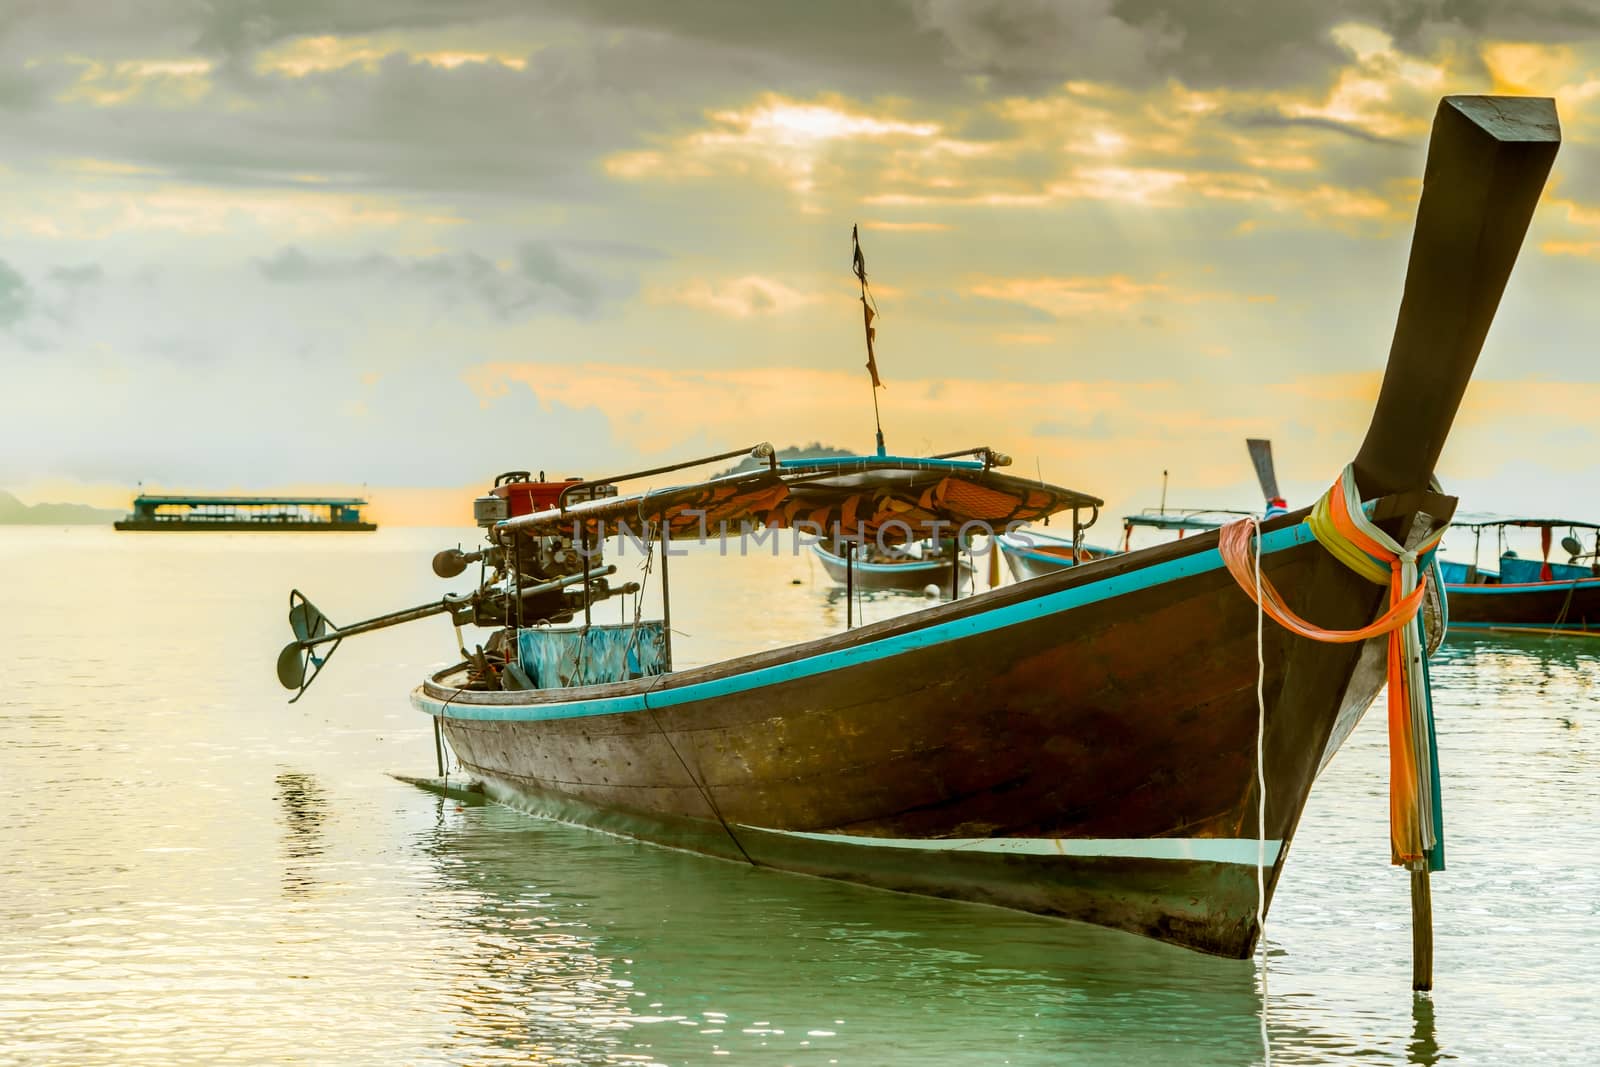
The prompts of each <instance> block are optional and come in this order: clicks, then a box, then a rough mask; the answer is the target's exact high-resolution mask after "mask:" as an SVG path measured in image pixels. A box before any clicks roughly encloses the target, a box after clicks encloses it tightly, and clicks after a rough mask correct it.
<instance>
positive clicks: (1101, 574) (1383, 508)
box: [413, 490, 1454, 717]
mask: <svg viewBox="0 0 1600 1067" xmlns="http://www.w3.org/2000/svg"><path fill="white" fill-rule="evenodd" d="M1453 506H1454V501H1453V498H1451V497H1448V496H1445V495H1443V494H1439V493H1432V492H1428V491H1426V490H1413V491H1411V492H1404V493H1397V494H1392V495H1390V496H1387V497H1383V498H1381V499H1380V500H1378V501H1376V502H1375V504H1374V505H1373V506H1372V517H1373V519H1374V520H1375V521H1380V522H1381V521H1384V520H1386V519H1390V518H1397V517H1400V516H1402V515H1408V514H1411V513H1413V512H1416V511H1426V512H1428V513H1429V514H1433V515H1439V514H1446V515H1447V514H1449V512H1450V510H1451V509H1452V508H1453ZM1310 511H1311V509H1310V508H1302V509H1300V510H1298V511H1295V512H1291V513H1289V514H1286V515H1281V516H1275V517H1274V518H1272V519H1269V520H1266V521H1265V522H1263V523H1262V524H1261V530H1262V535H1263V537H1262V541H1263V553H1264V554H1268V555H1270V554H1272V553H1275V552H1280V551H1287V550H1290V549H1293V548H1299V547H1305V546H1306V545H1308V544H1312V543H1314V541H1312V540H1311V534H1310V528H1309V526H1307V525H1306V524H1305V522H1304V520H1305V518H1306V516H1307V515H1308V514H1309V513H1310ZM1296 531H1300V532H1298V533H1297V532H1296ZM1219 536H1220V531H1215V530H1213V531H1209V532H1207V533H1202V534H1199V535H1197V536H1195V537H1187V538H1184V539H1183V540H1181V541H1172V542H1167V543H1165V544H1160V545H1154V546H1151V547H1149V548H1143V549H1138V550H1136V551H1133V552H1125V553H1121V554H1118V555H1115V556H1108V557H1106V558H1104V559H1099V560H1095V561H1093V562H1090V563H1083V564H1080V565H1078V566H1075V567H1064V568H1062V569H1060V570H1058V571H1054V572H1052V573H1050V574H1045V575H1041V576H1039V577H1037V578H1032V579H1029V580H1027V581H1024V582H1016V583H1014V584H1011V585H1006V586H1002V587H1000V588H999V589H991V590H987V591H985V592H982V593H976V594H974V595H972V596H969V597H966V598H964V599H961V600H954V601H949V602H947V603H943V604H937V605H932V606H930V607H927V608H924V609H922V610H920V611H913V612H908V613H906V614H904V615H897V616H895V617H893V618H890V619H880V620H879V621H877V622H873V623H868V624H867V625H865V626H860V627H856V628H855V629H850V630H843V631H840V632H838V633H832V634H824V635H823V636H821V637H817V638H812V639H811V640H808V641H802V642H798V643H796V644H791V645H785V646H783V647H782V648H777V649H765V650H761V651H757V652H751V653H747V654H745V655H741V656H735V657H733V658H731V659H724V660H717V661H715V662H713V663H708V664H702V665H699V666H695V667H688V668H685V669H684V670H681V671H674V672H672V673H670V674H657V675H649V676H647V677H643V678H634V679H629V680H627V681H621V682H604V683H601V684H598V685H589V686H572V687H567V688H559V689H517V690H473V689H463V688H460V687H457V686H452V685H447V684H445V683H443V682H442V681H440V679H442V678H443V677H445V676H447V675H449V674H451V673H454V672H457V671H460V670H462V669H463V667H464V664H461V663H456V664H452V665H451V666H449V667H446V668H444V669H442V670H439V671H436V672H434V673H433V674H430V675H429V676H427V677H426V678H425V679H424V680H423V681H422V683H421V684H420V685H419V686H417V687H416V690H414V693H413V696H414V697H415V695H416V693H421V694H423V695H425V696H427V697H428V698H430V699H433V700H436V701H440V702H442V703H443V704H444V708H443V709H441V714H442V715H444V716H446V717H451V716H449V707H450V706H451V705H462V704H468V705H473V706H477V707H485V708H488V707H508V708H516V707H522V708H532V707H556V706H561V705H571V704H584V703H591V702H593V703H599V702H603V701H607V700H615V699H627V698H636V697H642V696H648V695H660V696H666V695H667V694H670V693H674V692H675V691H677V690H680V689H686V688H692V687H695V686H699V685H705V684H708V683H716V682H719V681H723V680H725V679H728V678H732V677H737V676H740V675H746V674H750V673H753V672H756V671H760V670H765V669H769V668H775V667H781V666H784V665H787V664H791V663H797V662H802V661H805V660H809V659H813V658H818V657H821V656H826V655H830V654H835V653H839V652H843V651H846V650H849V649H851V648H853V647H858V646H863V645H868V644H873V643H876V642H879V641H884V640H891V639H894V638H897V637H901V636H904V635H908V634H912V633H916V632H917V631H920V630H925V629H929V628H931V627H934V626H938V625H941V624H946V623H955V622H959V621H961V620H964V619H967V618H969V617H971V616H974V615H981V614H985V613H987V612H990V611H996V610H1003V609H1005V608H1009V607H1013V606H1015V605H1018V604H1022V603H1026V602H1028V601H1032V600H1038V599H1042V598H1044V597H1048V596H1051V595H1053V594H1056V593H1061V592H1065V591H1067V590H1069V589H1072V588H1075V587H1077V586H1083V585H1091V584H1094V583H1098V582H1101V581H1109V580H1112V579H1114V578H1117V577H1121V576H1123V575H1125V574H1129V573H1131V572H1135V571H1140V570H1145V569H1147V568H1149V567H1154V566H1158V565H1161V564H1164V563H1171V562H1176V561H1178V560H1182V559H1185V558H1187V557H1190V556H1197V555H1202V554H1205V553H1207V552H1211V553H1217V538H1218V537H1219ZM1269 538H1272V539H1273V540H1278V539H1282V540H1283V541H1285V542H1287V543H1285V544H1281V545H1273V544H1269V543H1268V539H1269ZM1218 555H1219V559H1218V560H1217V562H1216V565H1215V567H1214V568H1208V569H1215V570H1220V569H1222V566H1223V565H1222V562H1221V560H1220V553H1218ZM1171 580H1178V579H1171ZM1128 592H1129V593H1131V592H1135V591H1134V590H1130V591H1128ZM1115 595H1128V594H1127V593H1118V594H1115ZM1241 595H1243V594H1241ZM1077 606H1078V605H1071V606H1067V607H1064V608H1062V609H1061V610H1062V611H1070V610H1074V608H1075V607H1077ZM669 681H670V684H668V682H669ZM413 703H415V699H414V700H413ZM673 703H678V701H673ZM430 714H431V713H430ZM594 714H604V712H601V711H599V710H596V711H595V712H594Z"/></svg>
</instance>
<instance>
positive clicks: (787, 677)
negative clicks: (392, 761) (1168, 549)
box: [411, 523, 1315, 722]
mask: <svg viewBox="0 0 1600 1067" xmlns="http://www.w3.org/2000/svg"><path fill="white" fill-rule="evenodd" d="M1313 540H1315V538H1314V537H1313V536H1312V534H1311V528H1310V527H1309V526H1307V525H1306V524H1305V523H1296V524H1294V525H1293V526H1287V527H1285V528H1283V529H1281V530H1273V531H1271V532H1269V533H1267V534H1265V535H1264V536H1263V537H1262V539H1261V542H1262V552H1263V554H1270V553H1274V552H1282V551H1285V550H1288V549H1291V548H1296V547H1299V546H1300V545H1305V544H1309V543H1311V542H1312V541H1313ZM1222 566H1223V562H1222V555H1221V553H1220V552H1218V551H1217V550H1216V549H1214V548H1213V549H1209V550H1207V551H1204V552H1196V553H1194V554H1193V555H1189V556H1183V557H1181V558H1179V559H1174V560H1168V561H1167V562H1164V563H1157V564H1154V565H1152V566H1149V567H1143V568H1140V569H1139V570H1135V571H1129V572H1126V573H1123V574H1117V575H1113V576H1111V577H1109V578H1106V579H1103V580H1101V581H1098V582H1089V583H1086V584H1085V585H1082V586H1075V587H1073V588H1070V589H1063V590H1060V591H1059V592H1055V593H1050V594H1048V595H1046V596H1039V597H1034V598H1033V599H1031V600H1025V601H1021V602H1019V603H1015V604H1007V605H1005V606H1004V607H999V608H995V609H993V610H990V611H983V612H978V613H976V614H973V615H968V616H965V617H963V618H959V619H951V620H950V621H948V622H941V623H935V624H934V625H932V626H926V627H923V628H921V629H918V630H912V631H910V632H907V633H902V634H895V635H893V636H890V637H885V638H881V639H879V640H876V641H870V642H867V643H865V644H861V645H855V646H852V647H849V648H841V649H836V650H833V651H829V652H823V653H819V654H817V655H814V656H807V657H805V658H804V659H798V660H792V661H790V662H788V663H780V664H775V665H773V666H770V667H759V668H756V669H753V670H749V671H745V672H743V673H740V674H736V675H731V676H729V677H724V678H715V679H710V680H707V681H704V682H693V683H690V684H687V685H680V686H676V687H673V688H670V689H658V690H655V691H652V692H650V693H649V706H650V707H652V708H657V709H660V708H669V707H676V706H678V705H682V704H692V703H696V702H698V701H702V700H711V699H715V698H718V697H724V696H729V695H732V694H734V693H741V692H747V691H749V690H752V689H760V688H763V687H765V686H770V685H780V684H782V683H784V682H792V681H796V680H799V679H804V678H811V677H815V676H816V675H819V674H824V673H827V672H829V671H835V670H840V669H842V668H846V667H854V666H858V665H860V664H863V663H870V662H872V661H873V660H879V659H886V658H888V657H891V656H896V655H900V654H902V653H906V652H911V651H914V650H917V649H922V648H929V647H932V646H935V645H940V644H946V643H949V642H952V641H959V640H962V639H963V638H967V637H972V636H975V635H977V634H981V633H986V632H989V631H993V630H1001V629H1005V628H1006V627H1010V626H1017V625H1021V624H1023V623H1028V622H1033V621H1036V620H1038V619H1042V618H1047V617H1049V616H1051V615H1058V614H1061V613H1064V612H1068V611H1072V610H1073V609H1075V608H1080V607H1083V606H1085V605H1087V604H1095V603H1099V602H1101V601H1105V600H1111V599H1113V598H1115V597H1119V596H1126V595H1128V594H1131V593H1137V592H1140V591H1141V590H1144V589H1149V588H1152V587H1154V586H1158V585H1164V584H1166V583H1167V582H1174V581H1179V580H1181V579H1184V578H1190V577H1193V576H1195V575H1200V574H1206V573H1209V572H1211V571H1215V570H1220V569H1221V568H1222ZM1240 595H1243V594H1240ZM668 677H670V676H668ZM577 692H581V690H574V693H577ZM455 699H456V698H454V697H452V698H450V699H449V700H437V699H435V698H433V697H431V696H429V695H428V694H427V693H426V691H425V690H424V689H423V688H422V687H421V686H418V687H417V688H416V689H415V690H413V691H412V693H411V702H412V704H413V705H414V706H415V707H416V708H417V710H419V711H422V712H426V713H427V714H430V715H436V716H444V717H447V718H453V719H482V720H497V721H513V722H543V721H548V720H552V719H576V718H582V717H584V716H587V715H620V714H627V713H630V712H639V711H644V710H646V705H645V694H643V693H636V694H629V695H627V696H618V697H598V698H590V699H582V698H578V699H574V700H568V701H562V702H559V703H548V704H521V705H492V704H474V703H456V702H455ZM468 700H470V696H469V697H468Z"/></svg>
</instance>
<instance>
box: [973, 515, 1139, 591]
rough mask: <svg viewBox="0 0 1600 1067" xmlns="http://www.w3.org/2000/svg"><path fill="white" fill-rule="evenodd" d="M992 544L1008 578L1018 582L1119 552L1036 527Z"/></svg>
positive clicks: (1004, 537)
mask: <svg viewBox="0 0 1600 1067" xmlns="http://www.w3.org/2000/svg"><path fill="white" fill-rule="evenodd" d="M994 544H995V547H996V548H997V549H998V550H999V552H1000V554H1001V555H1002V556H1004V557H1005V560H1006V566H1007V567H1009V568H1010V569H1011V577H1013V578H1015V579H1016V580H1017V581H1019V582H1024V581H1027V580H1028V579H1029V578H1038V577H1040V576H1041V575H1045V574H1049V573H1051V572H1052V571H1059V570H1061V569H1063V568H1065V567H1076V566H1077V565H1078V564H1080V563H1093V562H1095V561H1096V560H1101V559H1106V558H1108V557H1111V556H1115V555H1117V554H1118V552H1119V550H1118V549H1115V548H1105V547H1103V546H1100V545H1086V544H1076V543H1074V541H1073V540H1072V539H1071V538H1066V537H1061V536H1059V535H1056V534H1051V533H1046V532H1045V531H1043V530H1041V529H1039V528H1037V527H1029V528H1028V529H1026V530H1014V531H1012V532H1011V533H1003V534H999V535H997V536H996V537H995V539H994Z"/></svg>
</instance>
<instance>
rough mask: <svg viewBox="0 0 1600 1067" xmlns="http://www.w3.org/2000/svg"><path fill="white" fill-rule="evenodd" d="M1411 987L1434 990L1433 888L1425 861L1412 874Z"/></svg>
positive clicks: (1420, 989)
mask: <svg viewBox="0 0 1600 1067" xmlns="http://www.w3.org/2000/svg"><path fill="white" fill-rule="evenodd" d="M1411 988H1412V989H1413V990H1415V991H1418V992H1426V991H1427V990H1430V989H1432V988H1433V886H1432V883H1431V882H1430V881H1429V879H1428V868H1427V865H1426V862H1424V864H1423V865H1422V867H1421V868H1420V869H1417V870H1413V871H1412V872H1411Z"/></svg>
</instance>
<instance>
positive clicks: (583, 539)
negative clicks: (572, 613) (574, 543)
mask: <svg viewBox="0 0 1600 1067" xmlns="http://www.w3.org/2000/svg"><path fill="white" fill-rule="evenodd" d="M579 543H580V544H581V545H582V546H583V551H582V552H580V553H579V557H580V558H581V560H582V563H583V569H584V570H588V569H589V528H588V527H587V526H585V527H583V529H582V532H581V533H580V534H579ZM583 628H584V629H585V630H587V629H588V628H589V583H588V582H584V583H583Z"/></svg>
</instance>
